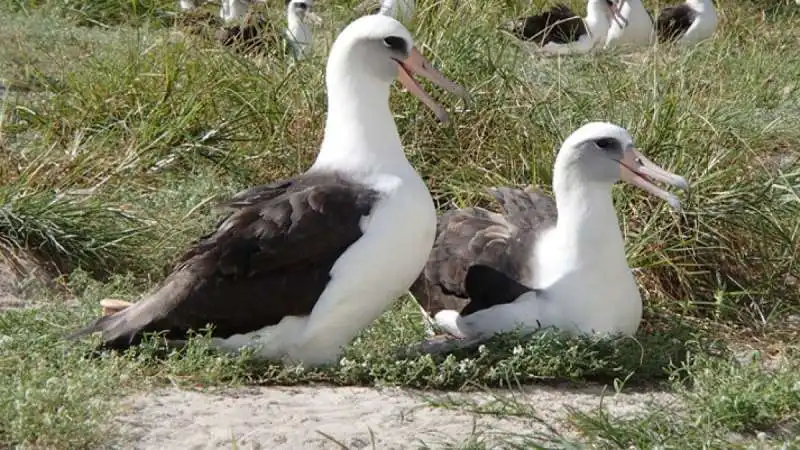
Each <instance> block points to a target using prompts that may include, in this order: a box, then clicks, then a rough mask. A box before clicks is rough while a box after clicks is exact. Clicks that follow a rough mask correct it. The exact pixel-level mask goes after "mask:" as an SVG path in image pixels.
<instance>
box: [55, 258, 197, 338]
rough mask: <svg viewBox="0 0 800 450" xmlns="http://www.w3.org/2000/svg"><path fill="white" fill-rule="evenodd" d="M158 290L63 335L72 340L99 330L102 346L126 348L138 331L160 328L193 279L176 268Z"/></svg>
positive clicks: (137, 335) (138, 334) (140, 332)
mask: <svg viewBox="0 0 800 450" xmlns="http://www.w3.org/2000/svg"><path fill="white" fill-rule="evenodd" d="M170 278H171V279H168V280H167V282H166V283H165V284H164V286H162V287H161V288H160V289H159V290H158V291H156V292H155V293H153V294H152V295H150V296H148V297H147V298H145V299H144V300H142V301H140V302H138V303H135V304H133V305H131V306H129V307H127V308H125V309H123V310H121V311H118V312H116V313H114V314H111V315H107V316H103V317H100V318H98V319H95V320H94V321H92V322H91V323H90V324H88V325H86V326H85V327H83V328H81V329H79V330H76V331H74V332H72V333H70V334H69V335H67V336H66V339H68V340H76V339H79V338H81V337H83V336H87V335H89V334H92V333H96V332H101V333H102V335H103V343H102V345H101V346H102V347H103V348H109V349H119V350H122V349H126V348H128V347H131V346H133V345H137V344H138V343H139V342H141V340H142V334H143V333H145V332H150V331H162V330H160V329H159V328H162V327H163V326H164V325H165V324H164V323H163V321H164V319H165V318H166V317H167V315H168V314H169V313H170V312H171V311H172V310H173V309H174V308H175V306H177V305H178V304H179V303H180V301H181V300H183V298H184V297H185V296H186V293H187V292H188V291H189V289H188V288H189V287H190V286H191V282H192V280H193V279H194V278H193V277H192V276H191V275H190V274H188V273H182V272H177V273H175V274H173V275H172V276H171V277H170Z"/></svg>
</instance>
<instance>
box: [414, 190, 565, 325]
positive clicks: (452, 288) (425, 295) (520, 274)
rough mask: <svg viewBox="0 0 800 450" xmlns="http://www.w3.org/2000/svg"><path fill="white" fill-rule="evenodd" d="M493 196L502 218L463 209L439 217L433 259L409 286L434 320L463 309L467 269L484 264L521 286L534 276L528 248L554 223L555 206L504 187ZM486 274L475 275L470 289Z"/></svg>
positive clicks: (538, 195) (536, 194) (536, 195)
mask: <svg viewBox="0 0 800 450" xmlns="http://www.w3.org/2000/svg"><path fill="white" fill-rule="evenodd" d="M491 192H492V194H493V195H494V196H495V198H496V199H497V200H498V201H499V203H500V204H501V205H502V206H503V210H504V213H503V214H502V215H501V214H497V213H493V212H490V211H487V210H485V209H483V208H466V209H461V210H456V211H449V212H447V213H445V214H444V215H442V217H441V218H440V219H439V224H438V227H437V236H436V241H435V243H434V246H433V250H432V251H431V256H430V258H429V259H428V262H427V264H426V265H425V269H424V270H423V272H422V274H420V276H419V277H418V278H417V280H416V281H415V282H414V284H413V285H412V286H411V293H412V294H413V295H414V297H415V298H416V299H417V301H418V302H419V304H420V305H421V306H422V308H423V309H425V310H426V311H427V312H428V313H429V314H430V315H432V316H433V315H435V314H436V313H437V312H439V311H441V310H443V309H454V310H457V311H462V310H464V309H465V306H466V305H467V304H468V303H469V301H470V300H469V295H468V291H467V286H466V282H465V280H466V277H467V273H468V271H469V268H470V266H473V265H477V264H480V265H485V266H488V267H490V268H492V269H495V270H496V271H499V272H502V273H504V274H506V275H507V276H508V277H509V278H511V279H514V280H517V281H519V282H523V281H524V280H529V279H532V278H533V277H532V275H533V274H532V273H530V270H531V269H530V267H529V264H528V261H529V259H530V254H531V248H532V246H533V245H534V243H535V241H536V237H537V234H539V233H541V231H543V230H544V229H546V228H549V227H550V226H552V225H553V224H554V223H555V219H556V209H555V202H554V201H553V200H552V198H550V197H548V196H546V195H544V194H543V193H541V192H540V191H538V190H535V189H527V190H521V189H514V188H505V187H504V188H495V189H492V190H491ZM487 273H489V272H488V271H485V272H481V271H479V272H476V274H475V275H473V283H472V284H473V286H475V285H478V284H479V283H480V277H481V276H483V275H484V274H487ZM497 299H498V301H505V300H506V298H505V297H503V299H500V297H499V296H498V297H497ZM512 300H513V299H512ZM484 303H485V302H484ZM487 305H488V304H483V305H482V306H480V309H483V308H485V307H488V306H487ZM476 306H477V305H476ZM475 308H476V307H473V308H470V309H468V310H467V311H468V312H475V311H477V310H478V309H475ZM473 309H475V311H473Z"/></svg>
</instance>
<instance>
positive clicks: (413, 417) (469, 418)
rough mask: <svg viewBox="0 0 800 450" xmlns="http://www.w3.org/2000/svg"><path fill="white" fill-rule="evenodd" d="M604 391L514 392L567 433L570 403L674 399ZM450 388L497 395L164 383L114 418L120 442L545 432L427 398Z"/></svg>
mask: <svg viewBox="0 0 800 450" xmlns="http://www.w3.org/2000/svg"><path fill="white" fill-rule="evenodd" d="M501 392H502V391H501ZM505 392H508V391H505ZM601 392H602V390H601V389H598V388H586V389H558V388H553V387H539V386H537V387H533V388H529V389H527V390H526V391H525V392H522V393H520V392H517V393H515V394H513V395H514V397H515V398H516V399H517V401H523V402H525V403H526V404H529V405H531V406H533V407H535V409H536V415H537V416H538V417H539V418H540V419H542V420H543V421H544V422H546V423H548V424H549V425H550V426H552V427H554V428H555V429H556V430H558V431H559V432H561V433H564V434H565V435H566V436H569V435H570V434H571V433H570V431H569V430H568V429H566V428H565V424H564V418H565V417H566V415H567V410H566V408H565V406H567V405H569V406H572V407H574V408H578V409H580V410H583V411H589V410H593V409H595V408H597V407H598V406H599V405H600V404H601V400H602V405H603V407H605V408H607V409H608V410H609V411H610V412H612V413H613V414H616V415H626V414H632V413H641V412H642V411H643V410H644V409H647V408H650V407H653V402H655V403H657V404H659V405H668V404H670V403H672V402H674V399H673V398H672V397H671V396H670V395H669V394H666V393H658V392H649V393H622V394H618V395H615V394H614V393H613V392H612V393H606V397H605V398H602V397H601ZM497 395H505V396H508V395H512V394H508V393H505V394H503V393H499V394H497ZM448 397H449V398H454V399H459V398H460V399H465V397H469V400H471V401H472V402H473V404H474V403H479V404H480V403H483V404H485V403H487V402H492V401H494V400H496V399H497V397H495V396H493V395H491V394H488V393H480V394H444V393H427V392H420V391H410V390H401V389H373V388H352V387H350V388H335V387H293V388H281V387H270V388H262V387H258V388H246V389H237V390H226V391H219V392H213V393H204V392H197V391H183V390H179V389H164V390H159V391H155V392H151V393H147V394H139V395H137V396H135V397H133V398H131V399H129V400H130V401H129V402H127V406H126V408H125V413H124V415H122V416H120V418H119V419H118V421H119V425H120V427H121V431H122V432H123V434H124V435H126V436H127V439H126V442H125V447H126V448H131V447H130V446H131V445H133V446H134V448H137V449H165V450H166V449H181V450H189V449H217V448H239V449H278V448H281V449H340V448H342V447H341V446H340V445H339V444H337V443H335V442H333V441H332V440H331V439H329V438H327V437H325V436H323V435H321V434H320V433H319V432H322V433H325V434H327V435H329V436H331V437H332V438H333V439H335V440H336V441H337V442H339V443H341V444H343V445H345V446H346V447H347V448H353V449H361V448H373V440H374V448H378V449H407V448H422V447H425V446H429V447H432V448H441V447H442V446H443V445H445V444H448V443H449V444H454V443H460V442H464V441H465V440H467V439H469V437H470V435H472V434H473V432H474V431H475V430H477V431H478V432H479V433H482V438H483V440H484V441H488V442H497V439H498V438H502V437H503V436H501V435H503V434H507V433H517V434H519V433H524V434H527V435H530V434H531V433H536V432H542V433H546V432H548V426H546V425H544V424H542V423H539V422H536V421H532V420H528V419H520V418H513V417H508V418H499V417H496V416H492V415H486V414H474V413H471V412H469V411H457V410H454V409H451V408H442V407H431V406H429V404H428V403H427V402H426V398H428V399H439V400H442V399H447V398H448ZM370 431H371V432H372V433H371V432H370ZM505 437H506V438H507V437H508V436H507V435H506V436H505ZM573 437H574V436H573Z"/></svg>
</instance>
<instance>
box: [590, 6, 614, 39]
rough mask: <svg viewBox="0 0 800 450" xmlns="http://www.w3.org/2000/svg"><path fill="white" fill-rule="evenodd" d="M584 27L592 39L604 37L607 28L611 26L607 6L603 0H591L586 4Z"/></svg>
mask: <svg viewBox="0 0 800 450" xmlns="http://www.w3.org/2000/svg"><path fill="white" fill-rule="evenodd" d="M584 22H586V27H587V28H588V29H589V34H591V36H592V40H593V41H597V40H600V39H605V37H606V34H607V33H608V29H609V28H610V27H611V17H609V11H608V7H607V6H606V4H605V1H602V0H601V1H597V0H591V1H589V3H588V4H587V5H586V18H585V19H584Z"/></svg>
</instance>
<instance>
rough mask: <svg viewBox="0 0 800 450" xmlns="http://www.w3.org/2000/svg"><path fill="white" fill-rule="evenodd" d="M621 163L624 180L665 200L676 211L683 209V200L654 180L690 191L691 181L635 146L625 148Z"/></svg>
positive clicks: (621, 173)
mask: <svg viewBox="0 0 800 450" xmlns="http://www.w3.org/2000/svg"><path fill="white" fill-rule="evenodd" d="M619 163H620V175H621V177H622V179H623V180H625V181H627V182H628V183H631V184H633V185H634V186H638V187H640V188H642V189H644V190H645V191H647V192H649V193H651V194H653V195H655V196H656V197H658V198H660V199H663V200H665V201H666V202H667V203H669V205H670V206H671V207H672V208H673V209H675V210H676V211H680V210H681V201H680V200H678V197H676V196H675V195H673V194H670V193H669V192H667V191H665V190H663V189H661V188H659V187H658V186H656V185H654V184H653V183H652V181H661V182H663V183H666V184H669V185H671V186H675V187H677V188H679V189H683V190H684V191H688V190H689V183H687V182H686V179H685V178H683V177H682V176H679V175H675V174H674V173H672V172H668V171H666V170H664V169H662V168H661V167H659V166H658V165H657V164H655V163H653V162H652V161H650V160H649V159H647V158H645V157H644V155H642V154H641V153H640V152H639V150H637V149H635V148H633V147H628V148H627V149H625V151H624V152H623V156H622V160H620V162H619Z"/></svg>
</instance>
